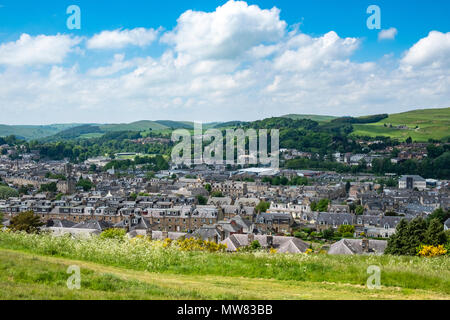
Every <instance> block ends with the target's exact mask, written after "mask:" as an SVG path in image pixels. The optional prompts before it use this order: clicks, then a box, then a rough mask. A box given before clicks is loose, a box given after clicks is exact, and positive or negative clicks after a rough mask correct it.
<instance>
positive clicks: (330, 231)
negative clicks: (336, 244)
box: [322, 228, 334, 240]
mask: <svg viewBox="0 0 450 320" xmlns="http://www.w3.org/2000/svg"><path fill="white" fill-rule="evenodd" d="M322 236H323V238H324V239H327V240H331V239H333V237H334V230H333V229H332V228H329V229H325V230H323V232H322Z"/></svg>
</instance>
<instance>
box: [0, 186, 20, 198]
mask: <svg viewBox="0 0 450 320" xmlns="http://www.w3.org/2000/svg"><path fill="white" fill-rule="evenodd" d="M18 196H19V192H17V190H16V189H13V188H10V187H8V186H3V185H0V199H8V198H11V197H18Z"/></svg>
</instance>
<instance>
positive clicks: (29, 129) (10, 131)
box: [0, 123, 80, 140]
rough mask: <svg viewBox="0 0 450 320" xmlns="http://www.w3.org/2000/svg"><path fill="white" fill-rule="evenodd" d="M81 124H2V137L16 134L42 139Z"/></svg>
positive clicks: (26, 137)
mask: <svg viewBox="0 0 450 320" xmlns="http://www.w3.org/2000/svg"><path fill="white" fill-rule="evenodd" d="M79 125H80V124H76V123H71V124H51V125H42V126H26V125H24V126H22V125H20V126H19V125H18V126H14V125H12V126H10V125H4V124H0V137H5V136H10V135H15V136H16V137H18V138H21V139H25V140H30V139H40V138H44V137H49V136H52V135H55V134H57V133H59V132H61V131H64V130H66V129H70V128H73V127H77V126H79Z"/></svg>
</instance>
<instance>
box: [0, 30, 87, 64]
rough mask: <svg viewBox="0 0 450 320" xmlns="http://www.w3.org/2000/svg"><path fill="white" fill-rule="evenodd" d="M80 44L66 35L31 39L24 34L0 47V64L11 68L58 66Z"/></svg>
mask: <svg viewBox="0 0 450 320" xmlns="http://www.w3.org/2000/svg"><path fill="white" fill-rule="evenodd" d="M80 42H81V39H80V38H72V37H70V36H68V35H60V34H58V35H56V36H47V35H39V36H36V37H32V36H30V35H28V34H26V33H24V34H22V35H21V36H20V38H19V39H18V40H17V41H14V42H8V43H4V44H2V45H0V64H3V65H11V66H27V65H35V64H59V63H62V62H63V60H64V58H65V57H66V56H67V55H68V53H69V52H71V51H72V50H73V49H74V47H75V46H76V45H78V44H79V43H80Z"/></svg>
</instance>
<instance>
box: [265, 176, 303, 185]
mask: <svg viewBox="0 0 450 320" xmlns="http://www.w3.org/2000/svg"><path fill="white" fill-rule="evenodd" d="M261 181H262V182H265V183H270V185H272V186H306V185H308V179H307V178H305V177H293V178H292V179H288V178H286V177H264V178H263V179H262V180H261Z"/></svg>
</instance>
